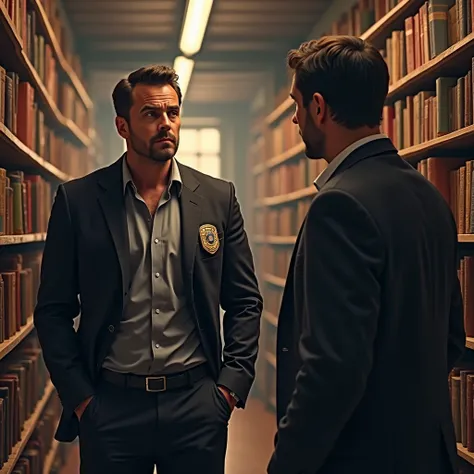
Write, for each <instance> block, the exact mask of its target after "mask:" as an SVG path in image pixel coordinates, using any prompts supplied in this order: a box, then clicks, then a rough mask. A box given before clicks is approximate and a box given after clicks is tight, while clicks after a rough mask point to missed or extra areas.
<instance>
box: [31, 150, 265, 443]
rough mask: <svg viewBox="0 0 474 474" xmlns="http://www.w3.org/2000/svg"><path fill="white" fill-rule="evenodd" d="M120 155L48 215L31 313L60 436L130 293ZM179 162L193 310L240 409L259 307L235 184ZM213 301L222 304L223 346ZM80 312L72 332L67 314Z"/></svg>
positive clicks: (66, 433) (88, 390)
mask: <svg viewBox="0 0 474 474" xmlns="http://www.w3.org/2000/svg"><path fill="white" fill-rule="evenodd" d="M122 159H123V157H121V158H120V159H119V160H118V161H116V162H115V163H114V164H112V165H111V166H109V167H107V168H103V169H100V170H98V171H96V172H94V173H92V174H90V175H88V176H86V177H83V178H80V179H76V180H73V181H70V182H68V183H66V184H64V185H60V186H59V188H58V191H57V194H56V197H55V202H54V205H53V209H52V213H51V218H50V221H49V227H48V234H47V238H46V244H45V248H44V254H43V264H42V277H41V285H40V289H39V294H38V303H37V306H36V310H35V315H34V321H35V325H36V329H37V333H38V337H39V340H40V343H41V346H42V349H43V353H44V359H45V362H46V365H47V367H48V369H49V371H50V374H51V379H52V382H53V384H54V385H55V387H56V389H57V391H58V394H59V396H60V398H61V401H62V404H63V408H64V410H63V415H62V419H61V422H60V425H59V427H58V430H57V433H56V438H57V439H58V440H60V441H72V440H73V439H74V438H75V437H76V436H77V429H78V423H77V417H76V416H75V414H74V409H75V408H76V407H77V406H78V405H79V404H80V402H81V401H83V400H85V399H86V398H87V397H88V396H90V395H92V394H93V393H94V387H95V386H96V384H97V382H98V378H99V375H100V370H101V366H102V363H103V360H104V358H105V356H106V355H107V353H108V351H109V348H110V345H111V343H112V341H113V338H114V334H115V331H116V329H117V328H118V326H119V325H120V321H121V315H122V310H123V306H124V302H125V301H126V299H127V296H128V291H129V286H130V275H129V264H128V255H129V251H128V233H127V224H126V215H125V206H124V195H123V187H122ZM179 169H180V172H181V177H182V180H183V190H182V193H181V197H180V211H181V222H182V231H181V240H182V253H183V258H182V263H183V277H184V278H185V287H186V289H187V292H188V293H187V297H188V300H189V302H190V306H191V308H190V309H191V311H192V314H193V316H194V318H195V320H196V323H197V327H198V331H199V335H200V338H201V342H202V347H203V349H204V352H205V355H206V357H207V359H208V362H209V366H210V368H211V370H212V374H213V376H214V378H215V380H216V382H218V383H219V384H222V385H224V386H226V387H228V388H229V389H230V390H232V391H233V392H235V393H236V395H237V396H238V397H239V398H240V403H239V404H240V406H241V407H243V406H244V405H245V401H246V398H247V396H248V393H249V391H250V388H251V385H252V383H253V379H254V364H255V359H256V355H257V344H258V337H259V327H260V315H261V311H262V297H261V295H260V292H259V289H258V284H257V280H256V277H255V274H254V264H253V257H252V254H251V251H250V248H249V244H248V240H247V236H246V233H245V230H244V223H243V218H242V215H241V212H240V207H239V204H238V201H237V199H236V196H235V189H234V186H233V184H232V183H229V182H226V181H223V180H218V179H215V178H212V177H210V176H207V175H204V174H202V173H199V172H198V171H196V170H193V169H191V168H188V167H186V166H183V165H181V164H179ZM202 224H213V225H215V226H216V228H217V231H218V237H219V240H220V247H219V249H218V251H217V252H216V253H215V254H214V255H211V254H209V253H207V252H206V251H205V250H204V249H203V248H202V245H201V244H200V240H199V226H200V225H202ZM78 296H79V299H78ZM79 300H80V301H79ZM219 304H220V305H221V306H222V308H223V309H224V311H225V316H224V336H225V341H226V344H225V347H224V350H223V348H222V344H221V338H220V316H219ZM79 311H80V313H81V319H80V326H79V329H78V331H77V333H76V332H75V331H74V329H73V318H74V317H76V316H77V315H78V313H79ZM222 352H223V354H222Z"/></svg>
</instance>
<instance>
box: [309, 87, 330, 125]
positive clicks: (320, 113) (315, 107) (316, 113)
mask: <svg viewBox="0 0 474 474" xmlns="http://www.w3.org/2000/svg"><path fill="white" fill-rule="evenodd" d="M310 107H311V115H312V116H313V118H314V120H315V121H316V123H322V122H324V120H325V119H326V114H327V105H326V101H325V100H324V97H323V96H322V95H321V94H320V93H319V92H316V93H315V94H313V100H312V101H311V104H310Z"/></svg>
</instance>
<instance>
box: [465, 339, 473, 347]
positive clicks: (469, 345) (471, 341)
mask: <svg viewBox="0 0 474 474" xmlns="http://www.w3.org/2000/svg"><path fill="white" fill-rule="evenodd" d="M466 347H467V348H468V349H474V337H466Z"/></svg>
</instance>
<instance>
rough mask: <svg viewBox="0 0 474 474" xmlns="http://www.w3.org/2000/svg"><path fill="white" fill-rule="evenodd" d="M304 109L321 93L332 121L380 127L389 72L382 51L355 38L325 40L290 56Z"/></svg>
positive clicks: (327, 37)
mask: <svg viewBox="0 0 474 474" xmlns="http://www.w3.org/2000/svg"><path fill="white" fill-rule="evenodd" d="M288 66H289V67H290V68H291V69H293V70H294V71H295V85H296V87H297V88H298V90H299V91H300V92H301V94H302V96H303V104H304V106H305V107H307V106H308V105H309V103H310V102H311V100H312V97H313V94H315V93H317V92H318V93H320V94H321V95H322V96H323V97H324V100H325V101H326V102H327V104H328V107H329V109H330V112H331V115H332V118H333V119H334V120H335V121H336V122H337V123H339V124H341V125H343V126H345V127H347V128H351V129H355V128H359V127H363V126H369V127H375V126H377V125H380V121H381V119H382V112H383V106H384V102H385V98H386V96H387V92H388V85H389V72H388V68H387V64H386V63H385V60H384V59H383V57H382V56H381V54H380V53H379V51H378V50H377V49H376V48H375V47H374V46H372V45H371V44H370V43H368V42H367V41H364V40H362V39H360V38H357V37H354V36H324V37H322V38H320V39H318V40H311V41H307V42H305V43H302V44H301V46H300V47H299V48H298V49H293V50H291V51H290V52H289V53H288Z"/></svg>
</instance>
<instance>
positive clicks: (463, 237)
mask: <svg viewBox="0 0 474 474" xmlns="http://www.w3.org/2000/svg"><path fill="white" fill-rule="evenodd" d="M458 242H459V243H466V244H467V243H474V234H459V235H458Z"/></svg>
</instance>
